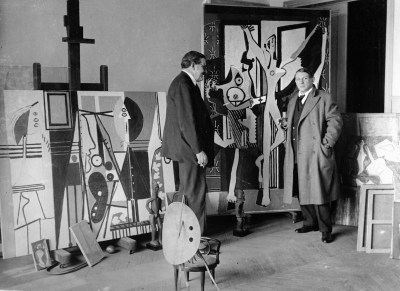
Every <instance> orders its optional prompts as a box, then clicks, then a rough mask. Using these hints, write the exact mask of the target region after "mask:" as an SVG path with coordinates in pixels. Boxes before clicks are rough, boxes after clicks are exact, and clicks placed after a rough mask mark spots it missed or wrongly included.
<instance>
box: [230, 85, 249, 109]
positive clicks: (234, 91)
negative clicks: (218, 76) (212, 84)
mask: <svg viewBox="0 0 400 291" xmlns="http://www.w3.org/2000/svg"><path fill="white" fill-rule="evenodd" d="M226 95H227V98H228V100H229V102H231V103H232V105H233V106H239V105H240V104H241V103H242V102H243V101H244V99H245V97H246V94H245V93H244V92H243V90H242V89H240V88H237V87H232V88H230V89H229V90H228V91H227V92H226Z"/></svg>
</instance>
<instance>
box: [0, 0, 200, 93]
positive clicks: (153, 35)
mask: <svg viewBox="0 0 400 291" xmlns="http://www.w3.org/2000/svg"><path fill="white" fill-rule="evenodd" d="M202 2H203V0H113V1H109V0H81V1H80V24H81V26H83V33H84V37H85V38H93V39H95V44H94V45H93V44H82V45H81V80H82V82H99V67H100V65H107V66H108V69H109V90H110V91H113V90H117V91H128V90H131V91H166V90H167V89H168V86H169V83H170V82H171V80H172V79H173V77H175V75H176V74H177V73H178V72H179V70H180V61H181V58H182V56H183V54H184V53H186V52H187V51H189V50H198V51H201V18H202V11H203V10H202ZM66 13H67V1H66V0H17V1H16V0H1V1H0V64H1V65H11V66H12V65H18V66H31V65H32V64H33V63H34V62H38V63H41V65H42V66H43V67H67V65H68V56H67V53H68V50H67V43H64V42H62V41H61V39H62V37H66V36H67V34H66V28H65V27H64V23H63V16H64V15H66Z"/></svg>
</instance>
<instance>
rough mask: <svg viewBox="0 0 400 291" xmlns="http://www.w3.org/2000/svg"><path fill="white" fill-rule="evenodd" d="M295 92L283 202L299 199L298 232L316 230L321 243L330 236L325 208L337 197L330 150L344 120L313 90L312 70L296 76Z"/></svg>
mask: <svg viewBox="0 0 400 291" xmlns="http://www.w3.org/2000/svg"><path fill="white" fill-rule="evenodd" d="M295 82H296V86H297V88H298V89H299V91H298V92H295V93H293V94H292V95H291V96H290V98H289V103H288V106H287V117H288V120H287V139H286V154H285V163H284V181H285V187H284V188H285V189H284V202H285V203H292V197H297V198H298V199H299V203H300V207H301V212H302V214H303V218H304V220H303V226H302V227H301V228H298V229H296V230H295V231H296V232H297V233H307V232H310V231H317V230H319V231H321V232H322V241H323V242H324V243H329V242H331V241H332V240H333V237H332V220H331V207H330V203H331V202H332V201H334V200H336V199H337V198H338V196H339V191H340V186H339V176H338V172H337V167H336V161H335V153H334V149H333V147H334V146H335V144H336V142H337V140H338V139H339V136H340V133H341V130H342V125H343V121H342V118H341V115H340V112H339V110H338V106H337V105H336V103H335V102H334V100H333V99H332V96H331V95H330V94H328V93H326V92H325V91H322V90H318V89H317V88H316V87H315V86H314V85H313V83H314V77H313V74H312V73H311V71H309V70H307V69H305V68H301V69H300V70H298V71H297V72H296V75H295Z"/></svg>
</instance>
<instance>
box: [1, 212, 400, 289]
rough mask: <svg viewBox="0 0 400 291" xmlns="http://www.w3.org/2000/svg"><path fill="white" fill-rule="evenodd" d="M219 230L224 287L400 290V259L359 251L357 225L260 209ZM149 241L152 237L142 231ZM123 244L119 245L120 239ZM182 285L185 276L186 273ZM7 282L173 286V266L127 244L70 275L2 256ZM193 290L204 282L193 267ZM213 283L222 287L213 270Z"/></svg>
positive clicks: (223, 221) (212, 222) (225, 220)
mask: <svg viewBox="0 0 400 291" xmlns="http://www.w3.org/2000/svg"><path fill="white" fill-rule="evenodd" d="M208 222H209V229H210V232H211V235H210V236H212V237H215V238H218V239H220V240H221V241H222V246H221V257H220V258H221V263H220V265H219V266H218V267H217V269H216V280H217V284H218V287H219V288H220V289H221V290H240V291H248V290H324V291H325V290H341V291H342V290H384V291H387V290H400V260H393V259H390V258H389V255H388V254H366V253H364V252H357V251H356V245H357V244H356V242H357V241H356V240H357V228H356V227H351V226H350V227H346V226H334V233H335V241H334V242H333V243H331V244H323V243H322V242H321V238H320V233H319V232H312V233H308V234H297V233H295V232H294V229H295V228H297V227H300V226H301V222H300V223H297V224H293V223H292V220H291V219H289V218H288V217H286V216H284V215H283V214H263V215H253V216H252V221H251V227H250V229H251V233H250V234H249V235H247V236H246V237H243V238H238V237H233V236H232V227H233V225H234V217H232V216H230V217H213V218H209V221H208ZM141 239H142V241H140V244H141V245H142V246H144V245H145V243H146V242H147V240H148V239H149V237H146V236H145V237H142V238H141ZM117 249H118V247H117ZM181 285H182V290H185V289H186V288H184V287H185V284H184V282H183V280H182V284H181ZM0 290H101V291H110V290H118V291H122V290H174V285H173V269H172V267H171V266H170V265H168V263H167V262H166V261H165V259H164V257H163V253H162V251H157V252H154V251H151V250H147V249H145V248H144V247H142V248H141V249H140V250H139V251H138V252H136V253H134V254H132V255H129V252H128V251H127V250H124V249H119V252H117V253H115V254H111V255H110V254H107V256H106V258H105V259H104V260H103V261H101V262H100V263H98V264H97V265H95V266H94V267H92V268H90V267H85V268H83V269H81V270H78V271H76V272H74V273H69V274H65V275H49V274H48V273H47V272H46V271H39V272H37V271H36V270H35V268H34V265H33V260H32V257H31V256H25V257H21V258H14V259H7V260H1V259H0ZM190 290H192V291H195V290H200V282H199V275H198V274H197V273H193V274H191V281H190ZM206 290H216V288H215V287H214V286H213V285H212V283H211V280H209V278H208V276H207V278H206Z"/></svg>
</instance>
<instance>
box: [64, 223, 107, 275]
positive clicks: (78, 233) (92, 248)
mask: <svg viewBox="0 0 400 291" xmlns="http://www.w3.org/2000/svg"><path fill="white" fill-rule="evenodd" d="M69 229H70V231H71V233H72V235H73V236H74V239H75V241H76V243H77V244H78V246H79V248H80V249H81V252H82V254H83V256H84V257H85V259H86V262H87V263H88V265H89V266H90V267H93V266H94V265H95V264H97V263H98V262H100V261H101V260H102V259H103V258H104V257H105V255H104V252H103V250H102V249H101V248H100V245H99V243H98V242H97V241H96V237H95V236H94V234H93V232H92V231H91V230H90V227H89V224H88V223H87V221H85V220H82V221H81V222H79V223H77V224H75V225H73V226H71V227H70V228H69Z"/></svg>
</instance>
